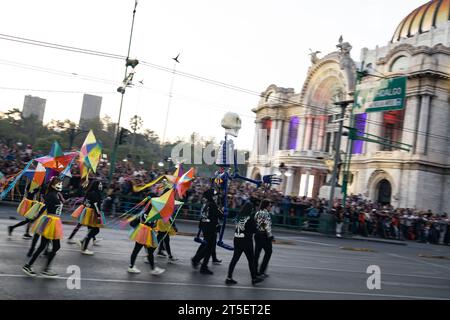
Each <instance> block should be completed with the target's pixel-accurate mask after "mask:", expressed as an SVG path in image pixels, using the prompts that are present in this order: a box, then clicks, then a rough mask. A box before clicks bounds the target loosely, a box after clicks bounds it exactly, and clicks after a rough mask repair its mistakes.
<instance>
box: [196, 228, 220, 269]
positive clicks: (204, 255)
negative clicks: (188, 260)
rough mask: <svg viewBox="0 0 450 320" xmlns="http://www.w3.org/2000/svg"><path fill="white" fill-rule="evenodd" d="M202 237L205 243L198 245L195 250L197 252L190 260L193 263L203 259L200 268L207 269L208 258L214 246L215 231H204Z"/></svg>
mask: <svg viewBox="0 0 450 320" xmlns="http://www.w3.org/2000/svg"><path fill="white" fill-rule="evenodd" d="M203 238H204V239H205V241H206V244H202V245H200V247H199V248H198V250H197V253H196V254H195V256H194V257H193V258H192V261H193V262H194V263H199V262H200V260H202V259H203V262H202V266H201V268H202V269H207V268H208V262H209V259H210V258H211V255H212V253H213V250H214V247H215V246H216V238H217V233H216V232H215V231H214V232H204V233H203Z"/></svg>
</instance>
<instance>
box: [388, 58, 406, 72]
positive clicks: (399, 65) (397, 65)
mask: <svg viewBox="0 0 450 320" xmlns="http://www.w3.org/2000/svg"><path fill="white" fill-rule="evenodd" d="M408 68H409V59H408V57H405V56H401V57H398V58H397V59H395V60H394V62H392V64H391V68H390V70H389V71H390V72H405V71H407V70H408Z"/></svg>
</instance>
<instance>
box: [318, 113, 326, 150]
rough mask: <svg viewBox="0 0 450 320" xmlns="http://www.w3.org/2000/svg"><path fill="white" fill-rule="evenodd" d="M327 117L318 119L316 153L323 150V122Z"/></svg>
mask: <svg viewBox="0 0 450 320" xmlns="http://www.w3.org/2000/svg"><path fill="white" fill-rule="evenodd" d="M326 119H327V117H326V116H320V117H319V137H318V139H317V146H316V150H317V151H322V150H323V141H324V137H325V130H326V129H325V122H326Z"/></svg>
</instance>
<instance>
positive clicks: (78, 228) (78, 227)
mask: <svg viewBox="0 0 450 320" xmlns="http://www.w3.org/2000/svg"><path fill="white" fill-rule="evenodd" d="M82 226H83V225H82V224H81V223H79V224H77V225H76V226H75V228H74V229H73V231H72V233H71V234H70V237H69V240H70V239H73V237H75V235H76V234H77V232H78V230H80V228H81V227H82Z"/></svg>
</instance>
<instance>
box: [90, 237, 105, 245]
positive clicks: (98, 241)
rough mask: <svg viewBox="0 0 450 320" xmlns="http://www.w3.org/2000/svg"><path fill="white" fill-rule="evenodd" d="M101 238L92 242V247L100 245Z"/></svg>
mask: <svg viewBox="0 0 450 320" xmlns="http://www.w3.org/2000/svg"><path fill="white" fill-rule="evenodd" d="M102 240H103V238H96V239H95V240H94V241H92V243H93V245H94V246H98V244H99V243H100V241H102Z"/></svg>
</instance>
